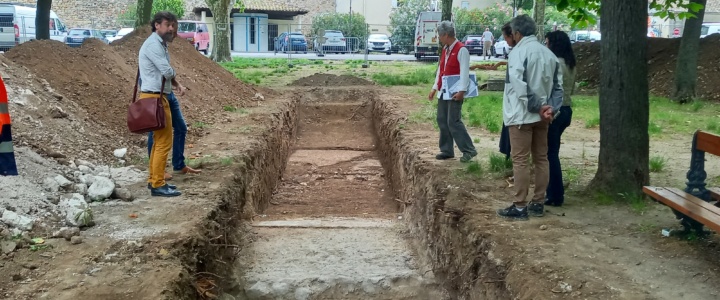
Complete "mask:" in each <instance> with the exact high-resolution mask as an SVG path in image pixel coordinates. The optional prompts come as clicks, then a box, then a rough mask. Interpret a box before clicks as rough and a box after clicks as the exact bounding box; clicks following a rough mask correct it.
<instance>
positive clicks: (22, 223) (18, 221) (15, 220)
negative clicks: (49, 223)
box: [0, 209, 35, 230]
mask: <svg viewBox="0 0 720 300" xmlns="http://www.w3.org/2000/svg"><path fill="white" fill-rule="evenodd" d="M0 220H2V222H3V223H5V224H8V225H10V226H12V227H15V228H19V229H22V230H32V228H33V225H35V220H33V219H30V218H28V217H25V216H22V215H19V214H17V213H15V212H14V211H11V210H7V209H6V210H5V211H4V212H3V213H2V217H0Z"/></svg>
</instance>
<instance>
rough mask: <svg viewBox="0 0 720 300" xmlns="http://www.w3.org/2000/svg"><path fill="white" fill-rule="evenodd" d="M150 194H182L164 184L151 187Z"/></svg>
mask: <svg viewBox="0 0 720 300" xmlns="http://www.w3.org/2000/svg"><path fill="white" fill-rule="evenodd" d="M150 195H152V196H154V197H177V196H180V195H182V193H181V192H180V191H178V190H175V189H172V188H170V185H168V184H166V185H163V186H161V187H159V188H151V189H150Z"/></svg>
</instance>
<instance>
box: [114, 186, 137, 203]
mask: <svg viewBox="0 0 720 300" xmlns="http://www.w3.org/2000/svg"><path fill="white" fill-rule="evenodd" d="M112 197H113V198H114V199H120V200H123V201H133V200H135V196H134V195H133V194H132V193H130V191H129V190H128V189H126V188H116V189H115V191H114V192H113V194H112Z"/></svg>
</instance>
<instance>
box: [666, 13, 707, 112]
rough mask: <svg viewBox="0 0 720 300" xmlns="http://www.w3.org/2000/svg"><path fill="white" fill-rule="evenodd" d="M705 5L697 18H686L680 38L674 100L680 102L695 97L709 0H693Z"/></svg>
mask: <svg viewBox="0 0 720 300" xmlns="http://www.w3.org/2000/svg"><path fill="white" fill-rule="evenodd" d="M690 2H693V3H697V4H700V5H702V6H703V9H701V10H700V11H698V12H697V14H696V17H695V18H687V19H686V20H685V28H684V30H683V35H682V38H681V40H680V50H679V53H678V59H677V67H675V95H674V97H673V98H674V100H675V101H678V102H680V103H685V102H688V101H691V100H692V99H693V98H695V96H696V94H695V86H696V83H697V63H698V55H699V52H700V31H701V30H702V23H703V19H704V18H705V4H706V2H707V0H691V1H690Z"/></svg>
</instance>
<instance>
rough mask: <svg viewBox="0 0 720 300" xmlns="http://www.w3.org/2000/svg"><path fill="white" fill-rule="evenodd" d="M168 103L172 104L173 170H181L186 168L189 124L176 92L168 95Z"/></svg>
mask: <svg viewBox="0 0 720 300" xmlns="http://www.w3.org/2000/svg"><path fill="white" fill-rule="evenodd" d="M168 103H169V104H170V112H171V113H172V129H173V146H172V165H173V170H175V171H180V170H182V169H184V168H185V137H186V136H187V124H186V123H185V118H184V117H183V115H182V110H181V109H180V102H179V101H178V99H177V97H175V94H174V93H173V94H170V95H168Z"/></svg>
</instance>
